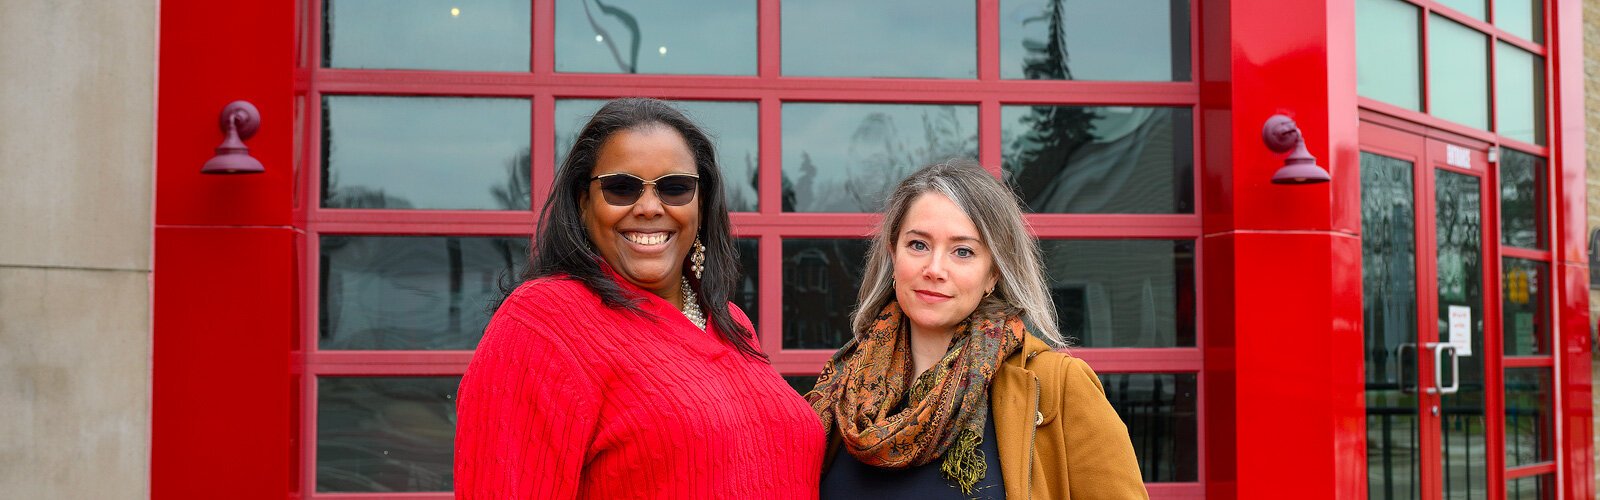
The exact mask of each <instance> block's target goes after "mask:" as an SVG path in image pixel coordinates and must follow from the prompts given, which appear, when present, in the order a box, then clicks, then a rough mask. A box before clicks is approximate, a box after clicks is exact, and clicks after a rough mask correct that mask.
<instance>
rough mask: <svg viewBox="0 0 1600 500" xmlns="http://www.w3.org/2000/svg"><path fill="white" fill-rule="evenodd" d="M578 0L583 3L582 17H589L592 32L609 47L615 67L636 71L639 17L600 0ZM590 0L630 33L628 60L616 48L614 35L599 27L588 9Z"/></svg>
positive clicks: (631, 71)
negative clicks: (615, 63)
mask: <svg viewBox="0 0 1600 500" xmlns="http://www.w3.org/2000/svg"><path fill="white" fill-rule="evenodd" d="M580 1H581V2H582V3H583V15H584V17H587V18H589V26H591V27H593V28H594V34H595V35H596V36H598V37H599V38H598V40H599V41H600V42H601V43H604V44H606V48H607V49H611V58H612V59H615V60H616V61H617V69H620V70H622V72H623V73H638V72H639V19H638V18H636V17H634V16H633V14H630V13H628V11H626V10H622V8H620V7H613V6H610V5H606V4H605V3H602V2H601V1H600V0H580ZM590 1H593V2H594V4H595V6H596V7H599V9H600V13H601V14H605V15H607V16H611V17H613V18H615V19H616V20H617V22H619V23H622V27H623V28H624V29H627V30H628V34H629V35H630V36H629V38H631V39H632V42H630V43H629V44H628V60H627V61H626V62H624V61H623V60H622V53H621V51H619V50H618V49H617V42H616V37H613V36H611V32H609V31H606V29H605V28H604V27H601V26H600V21H599V20H597V19H595V17H594V13H593V12H591V11H590V10H589V2H590Z"/></svg>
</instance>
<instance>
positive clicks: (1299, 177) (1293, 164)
mask: <svg viewBox="0 0 1600 500" xmlns="http://www.w3.org/2000/svg"><path fill="white" fill-rule="evenodd" d="M1261 142H1265V143H1266V144H1267V149H1270V150H1272V152H1274V153H1280V154H1281V153H1289V156H1288V157H1287V158H1284V159H1283V168H1279V169H1278V173H1276V174H1273V175H1272V183H1273V184H1316V183H1319V182H1328V181H1329V180H1330V179H1331V178H1330V177H1328V171H1327V170H1323V169H1322V167H1320V166H1317V158H1316V157H1314V156H1311V153H1310V152H1309V151H1306V140H1305V138H1304V137H1301V136H1300V126H1299V125H1296V124H1295V123H1294V120H1293V119H1291V118H1289V117H1287V116H1284V115H1272V118H1268V119H1267V124H1266V125H1264V126H1262V127H1261Z"/></svg>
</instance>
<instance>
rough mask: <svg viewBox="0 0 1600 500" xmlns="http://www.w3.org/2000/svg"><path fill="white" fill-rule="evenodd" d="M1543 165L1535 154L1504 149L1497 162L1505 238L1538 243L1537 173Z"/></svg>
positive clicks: (1525, 243)
mask: <svg viewBox="0 0 1600 500" xmlns="http://www.w3.org/2000/svg"><path fill="white" fill-rule="evenodd" d="M1542 167H1543V166H1542V165H1539V164H1538V162H1537V158H1536V157H1534V156H1531V155H1526V154H1522V153H1520V152H1517V151H1512V150H1506V151H1505V154H1504V155H1503V157H1502V159H1501V162H1500V207H1501V208H1500V213H1501V214H1502V215H1501V223H1500V225H1501V227H1502V228H1504V231H1505V235H1504V236H1503V237H1502V238H1501V239H1502V240H1504V241H1505V242H1507V243H1509V244H1512V245H1516V246H1529V247H1532V246H1537V245H1538V224H1539V222H1538V216H1537V214H1538V213H1539V210H1538V207H1539V199H1538V198H1539V196H1538V190H1537V189H1536V188H1535V186H1537V185H1538V184H1537V183H1538V175H1536V173H1537V172H1538V170H1539V169H1541V168H1542Z"/></svg>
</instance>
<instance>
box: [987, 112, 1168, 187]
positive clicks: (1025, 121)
mask: <svg viewBox="0 0 1600 500" xmlns="http://www.w3.org/2000/svg"><path fill="white" fill-rule="evenodd" d="M1000 123H1001V125H1000V142H1001V144H1003V145H1004V149H1003V150H1002V153H1001V154H1002V155H1003V157H1004V160H1003V161H1004V168H1005V175H1006V180H1007V182H1008V183H1009V184H1011V188H1012V189H1013V190H1015V191H1016V192H1017V194H1018V195H1019V196H1020V197H1021V198H1022V200H1023V202H1025V203H1026V204H1027V206H1028V209H1029V210H1032V211H1034V212H1050V213H1164V214H1170V213H1193V212H1194V118H1193V113H1192V112H1191V111H1190V110H1189V109H1188V108H1135V107H1127V106H1111V107H1079V106H1005V107H1002V108H1000Z"/></svg>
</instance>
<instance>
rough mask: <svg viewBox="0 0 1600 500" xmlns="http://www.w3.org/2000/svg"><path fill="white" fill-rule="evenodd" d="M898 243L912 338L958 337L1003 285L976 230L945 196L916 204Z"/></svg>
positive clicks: (898, 292)
mask: <svg viewBox="0 0 1600 500" xmlns="http://www.w3.org/2000/svg"><path fill="white" fill-rule="evenodd" d="M895 240H896V241H895V244H894V245H895V247H894V249H893V254H892V255H894V294H895V299H897V300H898V301H899V303H900V310H901V311H904V312H905V315H906V318H907V319H909V320H910V323H911V328H912V332H913V333H919V332H925V333H937V334H941V335H943V334H954V333H955V332H954V329H955V326H956V325H957V324H958V323H961V322H962V321H963V320H965V319H967V316H969V315H971V314H972V311H975V310H977V309H978V303H979V302H981V301H983V296H984V294H985V293H986V292H988V291H990V290H991V289H993V288H994V287H995V285H996V284H998V283H999V280H1000V278H999V274H998V273H997V272H996V271H995V266H994V256H993V255H992V254H991V253H990V252H989V246H988V245H987V244H986V243H985V242H984V241H982V240H981V239H979V235H978V228H977V226H975V225H973V223H972V219H971V218H969V217H967V214H966V213H964V212H962V211H961V208H960V207H957V206H956V204H955V203H954V202H952V201H950V198H947V197H945V196H944V195H943V194H939V193H937V192H930V193H924V194H922V195H921V196H918V197H917V199H916V200H915V201H912V202H911V207H910V208H909V209H907V210H906V215H905V218H904V219H903V220H902V221H901V222H900V232H899V233H898V234H896V235H895Z"/></svg>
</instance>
